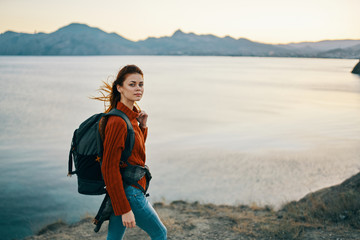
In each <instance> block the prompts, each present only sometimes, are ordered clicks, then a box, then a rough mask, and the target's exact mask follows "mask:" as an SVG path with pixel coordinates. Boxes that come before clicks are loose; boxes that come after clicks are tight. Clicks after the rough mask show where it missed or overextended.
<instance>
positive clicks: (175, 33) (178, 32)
mask: <svg viewBox="0 0 360 240" xmlns="http://www.w3.org/2000/svg"><path fill="white" fill-rule="evenodd" d="M183 35H186V33H184V32H183V31H181V29H178V30H176V31H175V32H174V34H173V35H172V36H173V37H176V36H183Z"/></svg>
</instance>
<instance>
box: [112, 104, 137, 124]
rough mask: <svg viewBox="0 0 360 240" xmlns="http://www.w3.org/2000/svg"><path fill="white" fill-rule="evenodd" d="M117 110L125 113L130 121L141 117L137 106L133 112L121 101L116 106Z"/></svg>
mask: <svg viewBox="0 0 360 240" xmlns="http://www.w3.org/2000/svg"><path fill="white" fill-rule="evenodd" d="M116 108H117V109H119V110H121V111H123V112H124V113H125V114H126V116H128V118H129V119H130V120H133V119H135V118H138V117H139V112H138V110H137V109H136V107H135V106H134V107H133V110H131V109H130V108H128V107H127V106H126V105H125V104H123V103H122V102H120V101H119V102H118V103H117V105H116Z"/></svg>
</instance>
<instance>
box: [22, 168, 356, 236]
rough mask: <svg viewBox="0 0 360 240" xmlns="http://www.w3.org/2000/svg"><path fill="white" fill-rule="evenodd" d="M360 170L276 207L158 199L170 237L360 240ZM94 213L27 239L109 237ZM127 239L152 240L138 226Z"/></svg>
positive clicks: (47, 229) (160, 211)
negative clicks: (93, 221)
mask: <svg viewBox="0 0 360 240" xmlns="http://www.w3.org/2000/svg"><path fill="white" fill-rule="evenodd" d="M359 190H360V173H358V174H356V175H354V176H352V177H350V178H349V179H347V180H346V181H344V182H343V183H341V184H339V185H335V186H332V187H329V188H324V189H321V190H319V191H316V192H313V193H309V194H307V195H306V196H305V197H304V198H302V199H301V200H299V201H293V202H289V203H287V204H285V205H284V206H283V207H282V208H281V209H279V210H277V211H276V210H274V209H273V208H271V207H269V206H264V207H260V206H257V205H255V204H253V205H250V206H248V205H237V206H230V205H215V204H200V203H198V202H185V201H181V200H178V201H173V202H171V203H170V204H165V203H159V202H158V203H154V208H155V209H156V211H157V212H158V214H159V216H160V218H161V219H162V221H163V223H164V224H165V226H166V227H167V229H168V239H246V240H247V239H342V240H344V239H360V203H359V201H357V199H359V198H360V191H359ZM91 220H92V217H86V218H84V219H82V220H81V221H80V222H77V223H74V224H66V223H64V222H62V221H58V222H55V223H52V224H49V225H47V226H45V227H44V228H43V229H41V230H40V231H39V232H38V234H37V235H33V236H30V237H26V238H24V240H44V239H89V240H92V239H106V234H107V225H108V221H106V222H104V224H103V226H102V227H101V229H100V231H99V232H98V233H95V232H94V231H93V229H94V227H95V225H93V224H92V222H91ZM124 239H125V240H132V239H133V240H135V239H136V240H139V239H148V236H147V235H146V233H145V232H143V231H142V230H141V229H139V228H138V227H136V228H134V229H128V230H127V231H126V234H125V237H124Z"/></svg>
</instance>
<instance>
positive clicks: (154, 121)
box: [0, 56, 360, 239]
mask: <svg viewBox="0 0 360 240" xmlns="http://www.w3.org/2000/svg"><path fill="white" fill-rule="evenodd" d="M356 62H357V60H341V59H298V58H296V59H295V58H257V57H189V56H174V57H173V56H104V57H99V56H96V57H0V86H1V87H0V107H1V111H0V121H1V125H0V133H1V136H0V159H1V160H0V161H1V162H0V163H1V165H0V170H1V175H0V183H1V194H0V202H1V204H0V215H1V216H0V236H1V238H2V239H12V238H21V237H24V236H26V235H29V234H32V233H33V232H36V231H37V230H39V229H40V228H41V227H42V226H44V225H46V224H48V223H50V222H53V221H56V220H59V219H62V220H65V221H67V222H76V221H78V220H80V219H81V218H82V217H84V216H85V215H86V214H90V215H93V214H94V213H95V212H96V211H97V209H98V206H99V204H100V202H101V200H102V197H98V196H96V197H90V196H81V195H80V194H78V193H77V185H76V177H72V178H67V177H66V173H67V158H68V150H69V147H70V141H71V137H72V133H73V131H74V129H75V128H76V127H78V125H79V124H80V123H81V122H82V121H83V120H85V119H86V118H87V117H89V116H90V115H92V114H94V113H97V112H101V111H103V105H102V103H100V102H97V101H95V100H91V99H90V98H89V97H91V96H97V95H98V93H97V92H96V90H97V89H98V87H99V86H100V85H101V83H102V81H106V80H109V81H111V80H113V78H114V76H115V75H116V73H117V71H118V70H119V69H120V67H121V66H124V65H126V64H137V65H138V66H139V67H141V68H142V69H143V71H144V73H145V95H144V97H143V99H142V101H141V102H140V103H139V105H140V107H141V108H142V109H144V110H145V111H147V112H148V114H149V120H148V125H149V135H148V139H147V145H146V147H147V163H148V165H149V166H150V168H151V170H152V174H153V181H152V184H151V187H150V194H151V197H150V200H151V201H152V202H156V201H165V202H170V201H172V200H177V199H182V200H188V201H199V202H202V203H208V202H211V203H217V204H220V203H224V204H251V203H253V202H254V203H257V204H260V205H264V204H270V205H273V206H275V207H280V206H281V204H283V203H285V202H287V201H290V200H297V199H300V198H301V197H302V196H304V195H305V194H307V193H309V192H310V191H315V190H317V189H320V188H323V187H326V186H330V185H333V184H337V183H340V182H341V181H342V180H344V179H346V178H347V177H349V176H351V175H353V174H355V173H357V172H358V171H359V169H360V161H359V156H360V77H359V76H357V75H353V74H351V73H350V71H351V69H352V67H353V66H354V65H355V64H356ZM89 231H92V230H91V229H90V230H89Z"/></svg>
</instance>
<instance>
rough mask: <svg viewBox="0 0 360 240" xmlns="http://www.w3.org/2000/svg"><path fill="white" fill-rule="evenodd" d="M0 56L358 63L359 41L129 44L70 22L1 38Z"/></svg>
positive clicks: (193, 39)
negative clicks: (52, 29)
mask: <svg viewBox="0 0 360 240" xmlns="http://www.w3.org/2000/svg"><path fill="white" fill-rule="evenodd" d="M0 55H198V56H260V57H319V58H360V40H326V41H320V42H301V43H290V44H265V43H260V42H254V41H251V40H249V39H246V38H239V39H235V38H233V37H230V36H226V37H222V38H221V37H217V36H215V35H212V34H206V35H198V34H195V33H184V32H182V31H181V30H180V29H179V30H177V31H175V32H174V34H173V35H172V36H169V37H168V36H164V37H159V38H155V37H149V38H147V39H145V40H139V41H131V40H128V39H126V38H124V37H122V36H120V35H118V34H116V33H107V32H104V31H103V30H101V29H99V28H94V27H90V26H88V25H86V24H80V23H71V24H69V25H67V26H65V27H62V28H60V29H58V30H57V31H55V32H52V33H34V34H29V33H19V32H13V31H6V32H4V33H1V34H0Z"/></svg>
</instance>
